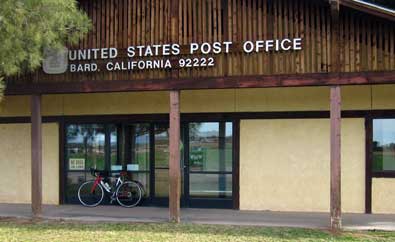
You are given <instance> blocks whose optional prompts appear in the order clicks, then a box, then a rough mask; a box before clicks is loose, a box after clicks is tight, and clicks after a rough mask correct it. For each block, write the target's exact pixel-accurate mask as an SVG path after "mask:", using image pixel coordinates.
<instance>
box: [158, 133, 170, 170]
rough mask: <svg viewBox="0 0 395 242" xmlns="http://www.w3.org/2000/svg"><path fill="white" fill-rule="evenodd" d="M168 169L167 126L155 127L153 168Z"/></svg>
mask: <svg viewBox="0 0 395 242" xmlns="http://www.w3.org/2000/svg"><path fill="white" fill-rule="evenodd" d="M168 167H169V132H168V126H167V125H155V168H168Z"/></svg>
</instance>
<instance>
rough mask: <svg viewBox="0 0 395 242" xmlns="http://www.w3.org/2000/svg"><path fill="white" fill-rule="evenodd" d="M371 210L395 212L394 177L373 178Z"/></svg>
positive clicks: (375, 211) (374, 211)
mask: <svg viewBox="0 0 395 242" xmlns="http://www.w3.org/2000/svg"><path fill="white" fill-rule="evenodd" d="M372 212H373V213H391V214H395V178H373V181H372Z"/></svg>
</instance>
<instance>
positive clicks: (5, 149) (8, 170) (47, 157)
mask: <svg viewBox="0 0 395 242" xmlns="http://www.w3.org/2000/svg"><path fill="white" fill-rule="evenodd" d="M58 133H59V132H58V125H57V124H54V123H50V124H44V125H43V164H42V165H43V171H42V172H43V180H42V183H43V203H44V204H58V203H59V134H58ZM30 152H31V142H30V124H0V154H1V156H0V165H1V169H0V177H1V186H0V203H30V201H31V160H30V156H31V153H30Z"/></svg>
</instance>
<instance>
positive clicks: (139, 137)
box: [127, 124, 150, 171]
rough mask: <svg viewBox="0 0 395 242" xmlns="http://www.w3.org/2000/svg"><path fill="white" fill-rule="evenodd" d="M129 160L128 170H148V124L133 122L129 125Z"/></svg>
mask: <svg viewBox="0 0 395 242" xmlns="http://www.w3.org/2000/svg"><path fill="white" fill-rule="evenodd" d="M130 135H131V137H132V139H131V142H132V143H131V159H132V160H131V162H129V164H133V166H129V167H128V168H127V169H128V170H138V171H148V170H149V167H150V166H149V165H150V162H149V159H150V158H149V149H150V147H149V124H135V125H131V126H130Z"/></svg>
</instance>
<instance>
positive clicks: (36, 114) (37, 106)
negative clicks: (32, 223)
mask: <svg viewBox="0 0 395 242" xmlns="http://www.w3.org/2000/svg"><path fill="white" fill-rule="evenodd" d="M41 119H42V118H41V95H32V97H31V123H32V125H31V152H32V157H31V158H32V164H31V172H32V174H31V176H32V189H31V196H32V213H33V217H39V216H41V212H42V133H41V125H42V120H41Z"/></svg>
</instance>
